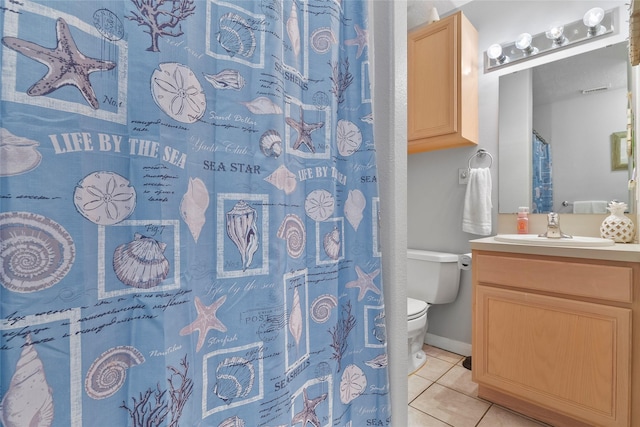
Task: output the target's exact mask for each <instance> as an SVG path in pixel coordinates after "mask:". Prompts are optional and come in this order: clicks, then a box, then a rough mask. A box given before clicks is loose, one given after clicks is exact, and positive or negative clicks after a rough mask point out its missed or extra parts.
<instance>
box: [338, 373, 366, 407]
mask: <svg viewBox="0 0 640 427" xmlns="http://www.w3.org/2000/svg"><path fill="white" fill-rule="evenodd" d="M366 388H367V377H366V376H365V374H364V372H362V369H360V368H359V367H358V366H357V365H349V366H347V367H346V369H345V370H344V372H343V373H342V379H341V380H340V401H341V402H342V403H344V404H345V405H347V404H349V403H351V401H352V400H354V399H355V398H356V397H358V396H360V395H361V394H362V393H364V392H365V390H366Z"/></svg>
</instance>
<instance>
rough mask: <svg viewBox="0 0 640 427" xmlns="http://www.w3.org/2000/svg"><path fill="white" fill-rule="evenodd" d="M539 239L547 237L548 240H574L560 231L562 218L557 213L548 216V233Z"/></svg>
mask: <svg viewBox="0 0 640 427" xmlns="http://www.w3.org/2000/svg"><path fill="white" fill-rule="evenodd" d="M538 237H546V238H548V239H572V238H573V237H572V236H570V235H568V234H564V233H563V232H562V231H561V230H560V217H559V216H558V214H557V213H555V212H549V214H547V231H546V232H545V233H542V234H539V235H538Z"/></svg>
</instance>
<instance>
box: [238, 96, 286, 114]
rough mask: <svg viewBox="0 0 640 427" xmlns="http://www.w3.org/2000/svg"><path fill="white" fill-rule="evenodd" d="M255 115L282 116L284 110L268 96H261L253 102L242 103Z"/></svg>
mask: <svg viewBox="0 0 640 427" xmlns="http://www.w3.org/2000/svg"><path fill="white" fill-rule="evenodd" d="M240 104H242V105H244V106H245V107H247V109H248V110H249V111H250V112H251V113H253V114H282V108H280V106H279V105H278V104H276V103H274V102H273V101H272V100H270V99H269V98H267V97H266V96H259V97H257V98H255V99H254V100H252V101H248V102H242V101H241V102H240Z"/></svg>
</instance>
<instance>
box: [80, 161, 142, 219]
mask: <svg viewBox="0 0 640 427" xmlns="http://www.w3.org/2000/svg"><path fill="white" fill-rule="evenodd" d="M73 203H74V204H75V206H76V209H77V210H78V212H80V214H81V215H82V216H84V217H85V218H87V219H88V220H89V221H91V222H93V223H95V224H98V225H113V224H117V223H119V222H120V221H123V220H124V219H125V218H127V217H128V216H129V215H131V213H132V212H133V210H134V208H135V207H136V190H135V189H134V188H133V187H131V186H130V184H129V181H128V180H127V179H126V178H124V177H123V176H121V175H118V174H117V173H115V172H108V171H101V172H94V173H92V174H90V175H87V176H86V177H84V178H83V179H82V181H80V183H78V186H77V187H76V190H75V192H74V195H73Z"/></svg>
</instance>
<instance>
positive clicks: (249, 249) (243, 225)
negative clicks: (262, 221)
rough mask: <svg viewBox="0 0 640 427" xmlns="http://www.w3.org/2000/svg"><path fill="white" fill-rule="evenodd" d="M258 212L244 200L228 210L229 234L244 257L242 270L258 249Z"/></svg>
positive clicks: (249, 262) (246, 266)
mask: <svg viewBox="0 0 640 427" xmlns="http://www.w3.org/2000/svg"><path fill="white" fill-rule="evenodd" d="M257 221H258V213H257V212H256V210H255V209H253V208H252V207H251V206H249V205H248V204H247V203H246V202H245V201H244V200H240V201H239V202H238V203H236V205H235V206H234V207H233V209H231V210H230V211H229V212H227V235H228V236H229V238H230V239H231V240H232V241H233V243H235V245H236V247H237V248H238V251H239V252H240V256H241V257H242V271H245V270H246V269H247V268H248V267H249V266H250V265H251V261H253V255H254V254H255V253H256V251H257V250H258V226H257Z"/></svg>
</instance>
